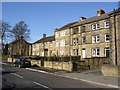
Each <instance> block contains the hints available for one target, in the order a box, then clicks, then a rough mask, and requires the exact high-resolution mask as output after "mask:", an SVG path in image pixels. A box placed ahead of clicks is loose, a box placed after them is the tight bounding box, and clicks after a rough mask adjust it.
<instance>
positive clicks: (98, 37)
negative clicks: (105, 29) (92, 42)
mask: <svg viewBox="0 0 120 90" xmlns="http://www.w3.org/2000/svg"><path fill="white" fill-rule="evenodd" d="M98 42H100V36H99V35H96V43H98Z"/></svg>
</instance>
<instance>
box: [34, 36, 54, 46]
mask: <svg viewBox="0 0 120 90" xmlns="http://www.w3.org/2000/svg"><path fill="white" fill-rule="evenodd" d="M51 41H55V36H49V37H46V38H41V39H40V40H37V41H36V42H34V43H33V44H35V43H42V42H51Z"/></svg>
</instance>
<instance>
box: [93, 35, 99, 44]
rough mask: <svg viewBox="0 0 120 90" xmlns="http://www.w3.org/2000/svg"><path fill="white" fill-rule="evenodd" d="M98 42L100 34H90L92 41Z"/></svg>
mask: <svg viewBox="0 0 120 90" xmlns="http://www.w3.org/2000/svg"><path fill="white" fill-rule="evenodd" d="M99 42H100V36H99V35H94V36H92V43H99Z"/></svg>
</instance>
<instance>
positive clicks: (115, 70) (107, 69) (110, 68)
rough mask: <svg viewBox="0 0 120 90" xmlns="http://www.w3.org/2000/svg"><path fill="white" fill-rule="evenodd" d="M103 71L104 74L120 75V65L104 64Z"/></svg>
mask: <svg viewBox="0 0 120 90" xmlns="http://www.w3.org/2000/svg"><path fill="white" fill-rule="evenodd" d="M101 72H102V74H103V75H104V76H114V77H118V76H119V77H120V66H117V65H116V66H115V65H110V64H109V65H102V66H101Z"/></svg>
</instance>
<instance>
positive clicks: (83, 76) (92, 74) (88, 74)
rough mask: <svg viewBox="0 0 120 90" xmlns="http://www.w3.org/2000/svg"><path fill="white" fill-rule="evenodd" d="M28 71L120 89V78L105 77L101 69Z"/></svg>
mask: <svg viewBox="0 0 120 90" xmlns="http://www.w3.org/2000/svg"><path fill="white" fill-rule="evenodd" d="M9 64H10V63H9ZM26 69H28V70H31V71H37V72H42V73H46V74H53V75H57V76H60V77H66V78H71V79H75V80H81V81H84V82H88V83H93V84H98V85H103V86H108V87H110V88H120V87H119V86H120V85H119V82H118V80H120V77H112V76H103V75H102V73H101V71H100V70H99V69H93V70H89V71H84V72H80V73H79V72H67V71H60V70H55V69H50V68H44V67H31V68H26Z"/></svg>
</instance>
